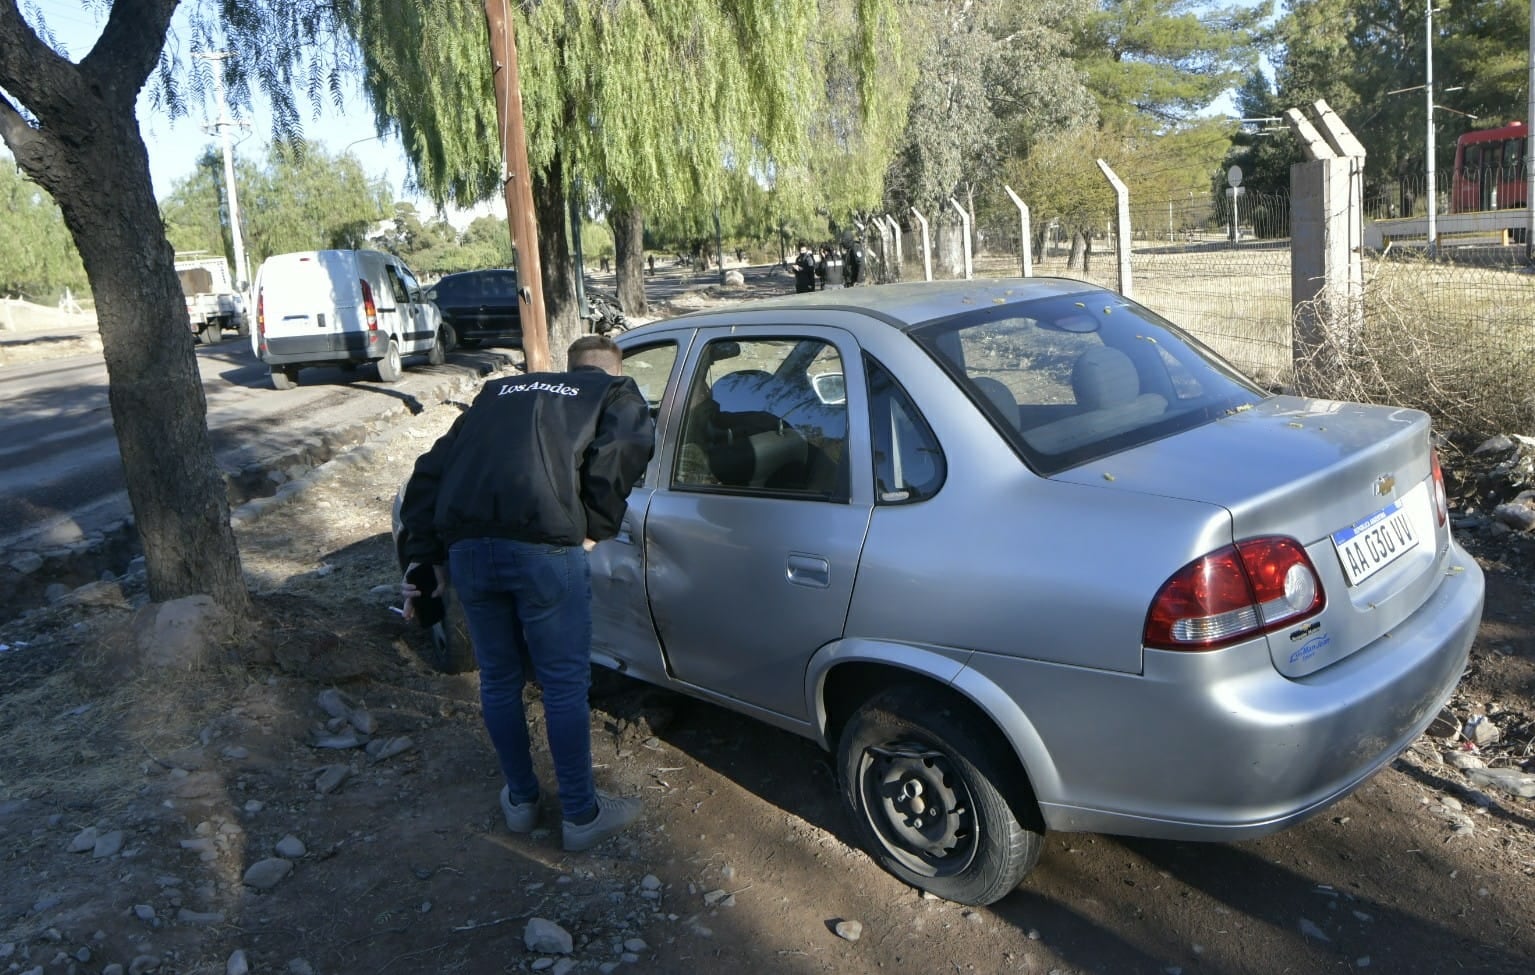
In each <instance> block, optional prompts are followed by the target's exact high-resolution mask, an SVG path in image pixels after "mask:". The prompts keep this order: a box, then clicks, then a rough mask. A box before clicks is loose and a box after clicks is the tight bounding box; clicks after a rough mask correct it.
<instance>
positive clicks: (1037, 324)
mask: <svg viewBox="0 0 1535 975" xmlns="http://www.w3.org/2000/svg"><path fill="white" fill-rule="evenodd" d="M912 335H913V337H914V338H916V340H917V341H918V343H919V344H921V345H922V346H924V347H925V348H926V349H927V350H928V351H929V353H931V354H932V355H933V356H934V358H935V359H937V360H938V362H939V363H940V364H941V365H942V366H943V367H944V369H945V370H946V371H947V372H948V373H949V374H950V375H951V376H952V377H953V378H954V379H955V381H956V382H958V383H959V384H960V386H961V387H962V388H963V389H964V390H965V392H966V393H967V394H968V395H969V396H970V398H971V399H972V400H973V401H974V402H975V404H976V406H977V407H978V408H979V409H980V411H981V412H982V413H984V414H985V415H986V416H987V417H988V418H989V419H990V420H991V422H992V423H993V424H994V425H995V426H996V427H997V428H998V430H999V431H1000V432H1001V433H1002V434H1003V435H1004V436H1005V437H1006V438H1007V439H1008V440H1009V442H1011V443H1012V444H1013V445H1014V447H1015V448H1016V449H1017V450H1018V451H1019V453H1020V454H1021V455H1022V456H1023V457H1024V459H1025V460H1026V461H1028V463H1029V465H1030V466H1031V467H1033V468H1034V469H1035V470H1037V471H1039V472H1040V473H1043V474H1051V473H1055V472H1057V471H1061V470H1065V469H1066V468H1068V467H1073V466H1076V465H1077V464H1080V463H1083V462H1085V461H1087V460H1090V459H1093V458H1096V457H1102V456H1106V455H1108V454H1112V453H1115V452H1118V451H1120V450H1126V449H1129V448H1130V447H1134V446H1137V445H1139V444H1142V443H1147V442H1149V441H1151V440H1155V439H1158V438H1160V437H1164V436H1167V435H1169V434H1171V433H1176V432H1178V431H1180V430H1184V429H1189V428H1191V427H1194V426H1198V425H1200V424H1202V423H1206V422H1208V421H1210V420H1212V419H1215V418H1216V417H1219V416H1221V415H1222V414H1224V413H1225V412H1227V411H1229V410H1231V409H1235V408H1237V407H1239V406H1243V405H1248V404H1251V403H1254V402H1257V401H1258V400H1259V399H1261V398H1262V397H1263V393H1262V392H1261V391H1260V390H1258V389H1257V388H1256V387H1255V386H1254V385H1253V384H1252V383H1251V382H1249V381H1248V380H1246V379H1244V378H1242V377H1241V376H1240V375H1238V374H1237V373H1236V372H1235V371H1234V370H1232V369H1231V368H1230V367H1229V366H1227V365H1226V364H1225V363H1223V362H1222V361H1221V360H1220V359H1218V358H1217V357H1216V356H1215V355H1214V353H1212V352H1210V351H1209V350H1208V349H1206V348H1204V347H1203V346H1201V345H1200V344H1199V343H1198V342H1197V341H1195V340H1194V339H1192V338H1191V337H1189V336H1188V335H1186V334H1184V333H1183V332H1181V331H1180V330H1178V329H1177V328H1176V327H1175V326H1173V325H1171V324H1169V323H1168V322H1166V321H1164V320H1162V319H1161V318H1158V317H1157V316H1156V315H1154V314H1153V313H1151V312H1149V311H1147V310H1146V309H1144V308H1141V307H1139V306H1138V305H1135V304H1134V303H1133V302H1130V301H1127V300H1126V299H1124V298H1122V297H1120V296H1118V295H1115V294H1112V293H1109V292H1087V293H1083V294H1074V295H1062V296H1057V297H1052V298H1042V299H1039V300H1036V301H1031V302H1019V303H1016V304H1004V305H998V306H994V307H990V308H986V309H984V310H980V311H976V312H971V313H968V314H965V315H959V316H955V317H953V318H949V319H944V320H941V321H937V322H933V323H930V324H927V325H923V326H921V327H919V328H917V329H915V330H914V331H913V333H912Z"/></svg>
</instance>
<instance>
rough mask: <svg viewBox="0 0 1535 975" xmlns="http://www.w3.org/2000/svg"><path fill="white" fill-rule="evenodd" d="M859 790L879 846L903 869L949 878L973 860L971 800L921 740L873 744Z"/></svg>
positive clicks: (861, 766) (863, 760) (949, 765)
mask: <svg viewBox="0 0 1535 975" xmlns="http://www.w3.org/2000/svg"><path fill="white" fill-rule="evenodd" d="M858 788H859V790H860V792H861V793H862V799H863V807H864V818H865V819H866V820H867V822H868V824H869V826H870V828H872V829H873V831H874V835H875V837H876V838H877V839H878V841H879V844H880V846H881V847H882V848H883V849H884V850H885V852H886V853H888V854H889V855H890V856H892V857H894V858H895V859H896V861H897V862H899V863H900V864H901V865H902V866H903V867H905V868H906V869H908V870H911V871H912V872H914V873H917V874H920V875H921V876H925V877H947V876H953V875H954V874H958V873H961V872H963V871H964V870H965V869H966V868H967V867H969V866H970V864H971V863H973V862H974V861H975V857H976V853H977V848H978V842H977V838H976V822H975V797H974V796H973V795H971V793H970V789H969V787H968V786H967V785H966V784H965V781H964V778H963V777H962V776H961V775H960V774H959V773H958V771H957V770H956V769H955V767H954V762H953V759H951V758H950V757H949V756H948V755H947V754H945V753H944V752H942V751H938V750H935V749H933V748H932V747H931V746H929V745H927V744H926V743H924V742H919V741H895V742H889V743H887V744H884V745H878V746H876V745H871V746H869V747H867V748H865V749H864V751H863V754H862V755H861V756H860V757H859V760H858Z"/></svg>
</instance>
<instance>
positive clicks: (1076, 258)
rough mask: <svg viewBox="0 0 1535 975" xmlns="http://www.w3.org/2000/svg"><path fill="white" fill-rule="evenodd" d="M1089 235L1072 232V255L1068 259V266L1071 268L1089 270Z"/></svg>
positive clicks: (1078, 231) (1079, 231)
mask: <svg viewBox="0 0 1535 975" xmlns="http://www.w3.org/2000/svg"><path fill="white" fill-rule="evenodd" d="M1086 253H1087V235H1086V234H1084V233H1083V232H1082V231H1081V230H1073V231H1072V232H1071V254H1070V255H1069V256H1068V257H1067V258H1066V266H1067V267H1069V268H1078V267H1079V268H1082V269H1083V270H1084V271H1085V270H1087V260H1086V257H1085V255H1086Z"/></svg>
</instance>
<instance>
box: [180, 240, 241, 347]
mask: <svg viewBox="0 0 1535 975" xmlns="http://www.w3.org/2000/svg"><path fill="white" fill-rule="evenodd" d="M176 277H177V278H179V279H181V293H182V294H184V295H186V301H187V318H189V319H190V320H191V322H192V332H193V334H194V335H196V336H197V340H198V341H199V342H201V343H203V344H204V345H215V344H217V343H218V342H220V341H222V340H223V338H224V329H226V328H228V329H234V330H235V331H236V332H237V333H239V334H240V335H247V334H249V333H250V324H249V321H248V319H247V318H246V314H245V296H244V295H242V294H240V292H239V291H238V290H236V288H235V286H234V283H233V282H232V281H231V280H230V276H229V262H228V261H226V260H224V259H223V258H222V257H203V258H197V259H195V260H180V261H177V262H176Z"/></svg>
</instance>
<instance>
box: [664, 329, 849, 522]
mask: <svg viewBox="0 0 1535 975" xmlns="http://www.w3.org/2000/svg"><path fill="white" fill-rule="evenodd" d="M699 361H700V365H699V367H698V368H697V369H696V370H695V374H694V377H693V381H692V383H691V384H690V385H689V388H688V398H687V401H686V403H687V405H686V407H685V412H684V415H683V418H682V431H681V436H680V439H679V446H678V451H677V460H676V467H675V470H674V472H673V479H672V483H673V486H675V487H679V488H684V489H695V490H710V491H719V492H727V493H748V494H769V495H774V496H781V497H801V498H813V499H816V500H824V501H846V500H847V498H848V465H849V458H848V456H847V396H846V388H845V386H844V385H843V384H842V382H841V381H840V380H841V377H842V376H843V374H844V370H843V366H842V357H841V355H840V354H839V353H838V352H837V349H836V347H835V346H833V345H832V344H830V343H828V342H825V341H822V340H820V339H811V338H798V339H792V338H791V339H740V340H738V339H716V340H714V341H712V342H710V343H709V344H708V345H706V346H705V347H704V350H703V353H702V358H701V359H700V360H699Z"/></svg>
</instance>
